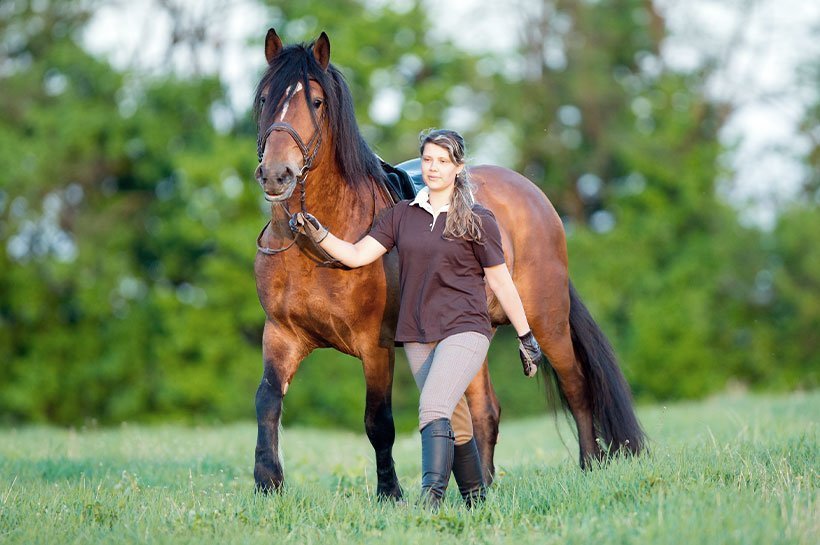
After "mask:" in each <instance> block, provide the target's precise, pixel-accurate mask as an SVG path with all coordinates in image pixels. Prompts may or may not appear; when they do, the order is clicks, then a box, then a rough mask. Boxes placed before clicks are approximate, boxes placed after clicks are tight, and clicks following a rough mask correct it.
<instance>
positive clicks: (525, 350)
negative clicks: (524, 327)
mask: <svg viewBox="0 0 820 545" xmlns="http://www.w3.org/2000/svg"><path fill="white" fill-rule="evenodd" d="M518 340H519V344H518V356H519V357H520V358H521V364H522V365H523V366H524V374H525V375H526V376H528V377H533V376H535V373H537V372H538V366H539V365H541V362H542V361H543V360H544V354H543V353H542V352H541V347H540V346H538V341H536V340H535V336H534V335H533V334H532V331H527V332H526V333H524V334H523V335H521V336H520V337H518Z"/></svg>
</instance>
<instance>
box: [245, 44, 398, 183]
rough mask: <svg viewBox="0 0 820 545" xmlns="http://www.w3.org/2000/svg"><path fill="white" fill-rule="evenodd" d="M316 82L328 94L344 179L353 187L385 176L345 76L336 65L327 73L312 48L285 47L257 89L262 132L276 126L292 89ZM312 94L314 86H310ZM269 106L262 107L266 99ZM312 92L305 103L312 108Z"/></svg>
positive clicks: (256, 105)
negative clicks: (361, 126) (278, 113)
mask: <svg viewBox="0 0 820 545" xmlns="http://www.w3.org/2000/svg"><path fill="white" fill-rule="evenodd" d="M310 80H315V81H316V82H317V83H318V84H319V86H320V87H321V88H322V90H323V91H324V94H325V105H326V110H325V111H326V112H327V115H328V123H329V126H330V130H331V131H333V135H334V138H333V142H334V146H335V148H336V149H335V156H336V161H337V163H338V166H339V169H340V170H341V174H342V176H343V177H344V179H345V180H346V181H347V182H348V183H351V184H356V183H364V182H365V179H366V178H368V177H370V178H376V179H380V178H382V177H383V176H384V173H383V172H382V169H381V165H380V164H379V161H378V159H377V158H376V156H375V155H374V154H373V152H372V151H371V149H370V147H369V146H368V145H367V143H366V142H365V141H364V139H363V138H362V136H361V133H360V132H359V127H358V124H357V123H356V116H355V111H354V107H353V97H352V96H351V94H350V89H349V88H348V87H347V84H346V83H345V81H344V76H343V75H342V73H341V72H340V71H339V70H338V69H337V68H336V67H335V66H333V64H331V65H329V66H328V68H327V70H323V69H322V67H321V66H320V65H319V63H318V62H316V59H315V58H314V56H313V53H312V52H311V51H310V49H309V46H308V45H305V44H296V45H290V46H287V47H285V49H283V50H282V51H281V52H280V53H279V55H277V56H276V57H275V58H274V59H273V62H272V63H271V64H270V66H268V69H267V71H266V72H265V74H264V75H263V76H262V79H261V80H260V82H259V85H258V86H257V87H256V96H255V98H254V103H253V109H254V115H255V117H256V119H257V120H258V121H259V127H260V131H263V130H264V129H265V128H267V127H268V126H269V125H270V124H271V123H273V120H274V115H275V113H276V106H277V105H278V104H279V103H280V102H281V101H282V98H283V97H284V96H285V93H286V92H287V90H288V88H289V87H291V86H293V85H295V84H296V83H298V82H302V83H303V84H304V85H307V84H308V82H309V81H310ZM307 88H308V90H309V89H310V86H309V85H307ZM263 94H264V95H266V104H265V106H263V105H262V96H263ZM308 95H309V91H308V92H307V93H305V100H307V101H308V104H309V96H308Z"/></svg>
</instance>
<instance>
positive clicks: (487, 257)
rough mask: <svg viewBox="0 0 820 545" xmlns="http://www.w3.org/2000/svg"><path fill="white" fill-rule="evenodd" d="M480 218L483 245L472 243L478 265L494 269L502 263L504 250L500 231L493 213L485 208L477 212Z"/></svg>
mask: <svg viewBox="0 0 820 545" xmlns="http://www.w3.org/2000/svg"><path fill="white" fill-rule="evenodd" d="M479 215H480V216H481V232H482V236H483V240H482V242H483V244H479V243H477V242H473V251H474V252H475V256H476V259H478V263H479V264H480V265H481V266H482V267H484V268H486V267H494V266H496V265H501V264H502V263H504V248H503V246H502V245H501V231H500V230H499V229H498V222H497V221H496V219H495V216H494V215H493V213H492V212H491V211H489V210H487V209H486V208H484V209H483V210H481V211H480V212H479Z"/></svg>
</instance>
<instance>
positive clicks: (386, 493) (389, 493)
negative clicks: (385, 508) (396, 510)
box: [376, 484, 404, 504]
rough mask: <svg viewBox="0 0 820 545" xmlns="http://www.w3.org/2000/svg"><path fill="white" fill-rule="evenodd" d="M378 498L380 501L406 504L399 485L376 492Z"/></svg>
mask: <svg viewBox="0 0 820 545" xmlns="http://www.w3.org/2000/svg"><path fill="white" fill-rule="evenodd" d="M376 498H377V499H378V500H379V501H394V502H396V503H399V504H401V503H404V499H403V497H402V491H401V486H399V485H398V484H396V485H394V486H391V487H384V488H379V490H378V491H377V492H376Z"/></svg>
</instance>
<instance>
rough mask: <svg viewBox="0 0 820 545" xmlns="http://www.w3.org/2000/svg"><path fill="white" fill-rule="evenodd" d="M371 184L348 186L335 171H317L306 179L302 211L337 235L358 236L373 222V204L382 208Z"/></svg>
mask: <svg viewBox="0 0 820 545" xmlns="http://www.w3.org/2000/svg"><path fill="white" fill-rule="evenodd" d="M374 183H375V182H373V180H358V181H357V182H356V183H347V182H346V181H345V180H344V179H343V178H342V177H341V175H340V174H339V173H338V172H335V171H329V169H317V170H316V171H315V172H313V173H311V174H310V175H309V176H308V179H307V183H306V185H305V209H306V210H307V211H308V212H309V213H311V214H313V215H314V216H316V218H317V219H318V220H319V221H320V222H322V223H323V224H324V225H326V226H327V227H328V229H330V230H331V232H333V233H334V234H336V235H337V236H340V237H341V238H349V237H351V236H354V237H355V236H358V237H361V236H362V235H363V234H365V233H367V231H368V230H369V228H370V227H371V225H372V223H373V219H374V212H375V210H374V205H375V207H376V208H379V209H380V208H382V206H381V205H380V202H379V201H380V192H379V191H378V190H377V188H376V187H375V186H374V185H373V184H374ZM297 199H298V195H297ZM299 206H300V205H299V204H298V203H297V204H296V208H295V209H294V208H292V209H291V210H298V209H299ZM352 242H356V241H352Z"/></svg>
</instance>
